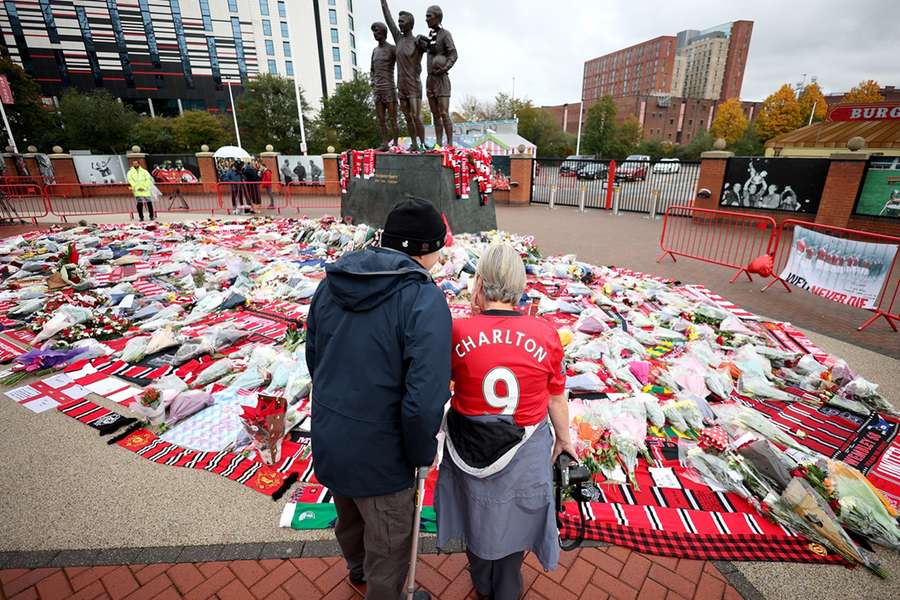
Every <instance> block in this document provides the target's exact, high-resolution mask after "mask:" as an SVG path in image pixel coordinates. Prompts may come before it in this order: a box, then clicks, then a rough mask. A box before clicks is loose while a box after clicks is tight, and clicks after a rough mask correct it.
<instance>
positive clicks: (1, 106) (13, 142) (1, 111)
mask: <svg viewBox="0 0 900 600" xmlns="http://www.w3.org/2000/svg"><path fill="white" fill-rule="evenodd" d="M0 114H3V126H4V127H6V135H7V137H9V145H10V146H12V150H13V154H18V153H19V148H18V147H17V146H16V139H15V138H14V137H13V132H12V128H10V126H9V119H7V118H6V104H4V103H3V102H0Z"/></svg>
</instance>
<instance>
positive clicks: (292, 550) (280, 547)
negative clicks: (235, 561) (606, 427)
mask: <svg viewBox="0 0 900 600" xmlns="http://www.w3.org/2000/svg"><path fill="white" fill-rule="evenodd" d="M301 556H303V543H302V542H277V543H272V544H263V545H262V547H261V548H260V551H259V558H260V559H267V558H300V557H301Z"/></svg>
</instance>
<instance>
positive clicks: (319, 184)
mask: <svg viewBox="0 0 900 600" xmlns="http://www.w3.org/2000/svg"><path fill="white" fill-rule="evenodd" d="M284 189H285V192H286V193H287V196H288V205H289V206H290V207H291V208H293V209H296V211H297V213H298V214H299V213H300V212H302V211H304V210H306V209H310V208H340V207H341V197H340V196H327V195H325V189H326V185H325V181H303V182H297V183H291V184H288V185H285V186H284Z"/></svg>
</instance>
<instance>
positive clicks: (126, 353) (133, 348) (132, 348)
mask: <svg viewBox="0 0 900 600" xmlns="http://www.w3.org/2000/svg"><path fill="white" fill-rule="evenodd" d="M149 342H150V336H147V335H141V336H137V337H133V338H131V339H130V340H128V342H127V343H126V344H125V347H124V348H122V353H121V355H120V358H121V359H122V360H123V361H125V362H127V363H130V364H134V363H136V362H139V361H140V360H141V359H143V358H144V356H146V354H147V344H148V343H149Z"/></svg>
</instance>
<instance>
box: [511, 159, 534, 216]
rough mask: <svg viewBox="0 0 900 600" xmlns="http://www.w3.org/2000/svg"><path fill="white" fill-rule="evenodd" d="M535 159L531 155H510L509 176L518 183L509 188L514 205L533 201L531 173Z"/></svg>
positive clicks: (525, 204) (524, 204)
mask: <svg viewBox="0 0 900 600" xmlns="http://www.w3.org/2000/svg"><path fill="white" fill-rule="evenodd" d="M533 172H534V160H533V159H532V158H531V157H530V156H526V155H522V154H513V155H512V156H510V157H509V178H510V180H511V181H512V182H513V183H515V184H518V185H513V186H511V187H510V189H509V203H510V204H512V205H513V206H527V205H528V203H529V202H530V201H531V175H532V173H533Z"/></svg>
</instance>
